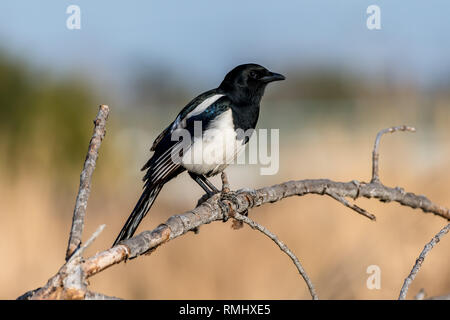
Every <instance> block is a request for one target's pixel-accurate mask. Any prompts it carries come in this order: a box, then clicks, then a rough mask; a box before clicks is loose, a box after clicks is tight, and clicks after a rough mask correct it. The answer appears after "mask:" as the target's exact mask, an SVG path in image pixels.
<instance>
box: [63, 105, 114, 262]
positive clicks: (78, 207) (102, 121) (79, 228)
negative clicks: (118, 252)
mask: <svg viewBox="0 0 450 320" xmlns="http://www.w3.org/2000/svg"><path fill="white" fill-rule="evenodd" d="M108 114H109V107H108V106H106V105H101V106H100V107H99V111H98V114H97V117H96V118H95V120H94V133H93V135H92V138H91V141H90V143H89V148H88V153H87V155H86V160H85V161H84V167H83V171H82V172H81V175H80V187H79V189H78V195H77V200H76V203H75V209H74V212H73V218H72V228H71V231H70V236H69V243H68V246H67V252H66V261H67V260H69V258H70V256H71V255H72V254H73V253H74V252H75V250H77V248H78V247H79V246H80V244H81V236H82V234H83V228H84V216H85V215H86V208H87V202H88V199H89V194H90V192H91V179H92V173H93V172H94V169H95V163H96V162H97V158H98V150H99V148H100V145H101V143H102V140H103V137H104V136H105V126H106V120H107V119H108Z"/></svg>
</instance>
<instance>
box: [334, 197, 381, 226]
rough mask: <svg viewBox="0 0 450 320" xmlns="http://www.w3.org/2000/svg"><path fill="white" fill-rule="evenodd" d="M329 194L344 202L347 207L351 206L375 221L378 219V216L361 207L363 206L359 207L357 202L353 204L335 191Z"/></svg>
mask: <svg viewBox="0 0 450 320" xmlns="http://www.w3.org/2000/svg"><path fill="white" fill-rule="evenodd" d="M328 195H329V196H330V197H331V198H333V199H335V200H337V201H339V202H340V203H342V204H343V205H344V206H346V207H347V208H350V209H352V210H355V211H356V212H358V213H359V214H361V215H363V216H364V217H367V218H369V219H370V220H373V221H375V220H376V217H375V216H374V215H373V214H371V213H369V212H367V211H366V210H364V209H363V208H361V207H358V206H357V205H356V204H351V203H350V202H348V201H347V199H345V198H344V197H341V196H339V195H337V194H335V193H329V194H328Z"/></svg>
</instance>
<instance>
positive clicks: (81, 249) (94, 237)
mask: <svg viewBox="0 0 450 320" xmlns="http://www.w3.org/2000/svg"><path fill="white" fill-rule="evenodd" d="M105 227H106V224H102V225H101V226H99V227H98V228H97V230H96V231H95V232H94V233H93V234H92V236H91V237H90V238H89V239H88V241H86V242H85V243H84V244H83V245H82V246H81V247H80V248H78V249H77V250H75V252H74V253H73V254H72V255H71V256H70V259H69V260H72V259H74V258H77V257H81V255H82V254H83V252H84V250H85V249H86V248H87V247H89V246H90V245H91V244H92V242H94V240H95V239H97V237H98V236H99V235H100V233H102V231H103V229H105Z"/></svg>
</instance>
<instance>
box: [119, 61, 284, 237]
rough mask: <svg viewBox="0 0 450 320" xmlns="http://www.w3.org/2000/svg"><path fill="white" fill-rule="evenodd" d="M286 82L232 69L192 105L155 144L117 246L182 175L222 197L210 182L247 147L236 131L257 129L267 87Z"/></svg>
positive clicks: (252, 67)
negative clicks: (181, 135) (183, 135)
mask: <svg viewBox="0 0 450 320" xmlns="http://www.w3.org/2000/svg"><path fill="white" fill-rule="evenodd" d="M284 79H285V77H284V76H283V75H281V74H278V73H274V72H270V71H269V70H267V69H266V68H264V67H262V66H260V65H257V64H243V65H240V66H237V67H235V68H234V69H233V70H231V71H230V72H229V73H228V74H227V75H226V76H225V78H224V80H223V81H222V83H221V84H220V85H219V87H217V88H216V89H213V90H209V91H207V92H205V93H202V94H201V95H199V96H198V97H196V98H195V99H193V100H192V101H191V102H189V103H188V104H187V105H186V107H184V108H183V110H181V112H180V113H179V114H178V115H177V117H176V119H175V120H174V121H173V122H172V123H171V124H170V125H169V126H168V127H167V128H166V129H165V130H164V131H163V132H162V133H161V134H160V135H159V136H158V137H157V138H156V140H155V141H154V143H153V146H152V148H151V151H154V153H153V156H152V157H151V158H150V160H148V161H147V163H146V164H145V165H144V166H143V167H142V169H141V170H147V172H146V174H145V176H144V178H143V180H144V182H145V184H144V191H143V193H142V195H141V197H140V198H139V200H138V202H137V204H136V206H135V207H134V209H133V212H132V213H131V215H130V216H129V218H128V220H127V221H126V223H125V225H124V226H123V228H122V230H121V231H120V233H119V235H118V237H117V239H116V241H115V242H114V245H116V244H117V243H119V242H120V241H122V240H126V239H129V238H131V237H132V236H133V234H134V232H135V231H136V229H137V227H138V225H139V223H140V222H141V221H142V219H143V218H144V216H145V215H146V214H147V212H148V211H149V209H150V207H151V206H152V204H153V202H154V201H155V199H156V197H157V196H158V194H159V192H160V191H161V189H162V187H163V186H164V184H165V183H167V182H168V181H169V180H171V179H173V178H175V177H176V176H177V175H179V174H180V173H182V172H183V171H185V170H187V171H188V173H189V175H190V176H191V178H192V179H194V180H195V181H196V182H197V183H198V184H199V185H200V186H201V187H202V188H203V190H205V192H206V193H207V194H208V195H212V194H214V193H217V192H219V191H218V190H217V189H216V188H215V187H214V185H213V184H212V183H211V182H210V181H208V179H207V178H208V177H211V176H214V175H216V174H218V173H221V172H222V171H223V170H224V169H225V168H226V167H227V166H228V165H229V164H230V163H231V162H233V161H234V159H235V158H236V156H237V154H238V153H239V151H241V150H242V149H243V148H244V147H245V144H246V143H247V142H248V138H245V137H243V136H241V135H239V134H238V130H242V131H244V132H245V131H247V130H249V129H254V128H255V126H256V123H257V121H258V116H259V104H260V101H261V98H262V96H263V94H264V89H265V88H266V85H267V84H268V83H270V82H273V81H279V80H284ZM198 124H200V126H201V131H200V135H199V136H198V135H197V134H195V131H196V125H197V128H198ZM180 130H182V131H183V130H184V132H185V133H186V132H187V134H188V136H189V138H190V139H188V140H189V141H188V142H186V141H185V139H183V141H180V140H178V139H174V133H178V132H180ZM174 155H177V156H178V157H174ZM193 159H194V160H193ZM195 159H197V160H198V159H200V160H201V161H195Z"/></svg>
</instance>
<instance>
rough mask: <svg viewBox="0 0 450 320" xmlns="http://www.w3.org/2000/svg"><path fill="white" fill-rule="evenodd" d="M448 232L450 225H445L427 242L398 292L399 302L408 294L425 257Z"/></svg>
mask: <svg viewBox="0 0 450 320" xmlns="http://www.w3.org/2000/svg"><path fill="white" fill-rule="evenodd" d="M449 230H450V224H448V225H446V226H445V227H444V228H442V230H441V231H439V232H438V234H436V235H435V236H434V237H433V239H431V241H430V242H428V243H427V244H426V245H425V247H424V248H423V250H422V252H421V253H420V255H419V257H418V258H417V259H416V263H415V264H414V267H413V268H412V270H411V272H410V273H409V275H408V277H406V279H405V282H404V283H403V286H402V289H401V290H400V296H399V297H398V299H399V300H405V299H406V294H407V293H408V289H409V286H410V285H411V283H412V282H413V280H414V279H415V278H416V275H417V272H419V269H420V267H421V266H422V263H423V262H424V260H425V257H426V256H427V255H428V253H429V252H430V251H431V249H433V247H434V246H435V245H436V244H437V243H438V242H439V241H440V240H441V238H442V237H443V236H444V235H445V234H447V233H448V231H449Z"/></svg>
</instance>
